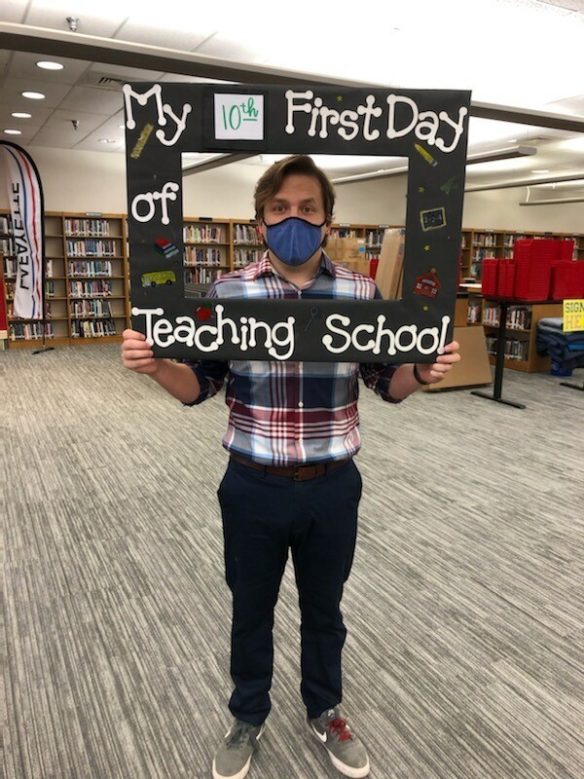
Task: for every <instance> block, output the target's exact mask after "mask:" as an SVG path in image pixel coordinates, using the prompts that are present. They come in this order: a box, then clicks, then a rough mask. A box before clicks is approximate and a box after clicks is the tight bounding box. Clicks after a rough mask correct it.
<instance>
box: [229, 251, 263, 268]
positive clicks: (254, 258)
mask: <svg viewBox="0 0 584 779" xmlns="http://www.w3.org/2000/svg"><path fill="white" fill-rule="evenodd" d="M263 254H264V251H263V249H235V252H234V256H233V264H234V266H235V267H236V268H244V267H245V266H246V265H249V264H250V262H259V261H260V260H261V259H262V256H263Z"/></svg>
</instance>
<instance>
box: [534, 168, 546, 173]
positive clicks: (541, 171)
mask: <svg viewBox="0 0 584 779" xmlns="http://www.w3.org/2000/svg"><path fill="white" fill-rule="evenodd" d="M531 172H532V173H549V170H547V169H545V168H538V169H537V170H532V171H531Z"/></svg>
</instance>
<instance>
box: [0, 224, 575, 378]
mask: <svg viewBox="0 0 584 779" xmlns="http://www.w3.org/2000/svg"><path fill="white" fill-rule="evenodd" d="M389 227H400V225H389V224H351V223H338V224H334V225H333V226H332V230H331V234H332V235H333V236H338V237H352V238H357V239H359V240H362V241H363V243H364V246H365V252H366V258H367V259H369V260H373V259H378V258H379V253H380V251H381V242H382V239H383V233H384V231H385V230H386V229H387V228H389ZM11 235H12V231H11V225H10V215H9V213H8V212H7V211H0V254H3V255H4V261H3V265H4V277H5V294H6V302H7V308H8V314H9V337H8V345H9V348H26V347H36V346H38V345H39V341H40V340H41V339H42V324H41V323H39V322H36V323H35V322H26V321H24V320H21V319H16V318H14V317H13V316H12V300H13V296H14V280H15V274H16V262H15V257H14V254H13V246H12V241H11ZM544 236H546V237H547V236H550V234H549V233H519V232H517V233H513V232H510V231H496V230H490V231H489V230H484V229H480V230H479V229H471V230H463V233H462V245H461V255H460V258H461V259H460V262H461V276H462V277H467V278H477V279H479V278H480V263H481V261H482V259H483V257H482V256H481V257H478V255H477V251H478V250H483V249H484V250H485V251H488V252H492V253H494V256H499V257H506V256H509V255H510V253H511V251H512V247H513V243H514V242H515V240H517V238H523V237H527V238H530V237H544ZM553 237H561V238H565V237H570V238H574V240H575V253H576V256H577V257H578V258H579V259H581V260H584V235H573V234H571V235H567V234H561V235H558V234H555V235H554V236H553ZM183 240H184V247H185V253H184V273H185V282H186V283H196V284H210V283H212V282H213V281H214V280H215V279H216V278H217V277H218V276H220V275H222V274H224V273H228V272H229V271H231V270H234V269H236V268H241V267H244V266H245V265H247V264H249V263H250V262H255V261H256V260H258V259H259V258H260V257H261V256H262V253H263V248H262V241H261V237H260V236H259V234H258V232H257V228H256V223H255V221H254V220H252V219H231V218H225V219H217V218H212V219H211V218H205V217H185V219H184V225H183ZM45 260H46V264H47V273H46V285H45V292H46V298H45V299H46V308H47V314H48V316H47V320H46V332H45V337H46V339H47V342H50V343H51V344H54V345H56V346H57V345H85V344H94V343H103V342H104V341H106V342H107V341H114V342H116V341H120V340H121V334H122V331H123V330H124V328H126V327H129V325H130V284H129V256H128V240H127V226H126V215H125V214H101V213H99V214H98V213H60V212H59V213H58V212H46V213H45ZM471 269H474V270H475V271H476V273H477V275H476V276H473V275H472V273H471ZM526 305H529V304H526ZM477 306H478V309H477V308H476V307H477ZM482 308H483V301H482V299H481V298H476V297H475V296H472V295H471V296H469V302H468V314H467V317H468V320H467V321H468V322H469V323H472V324H477V325H481V324H482V325H483V326H484V327H485V333H486V336H487V338H490V337H491V331H492V330H494V328H493V327H492V325H491V324H490V323H489V322H487V323H485V322H484V321H483V316H482V314H483V311H482ZM471 312H472V316H473V317H474V319H471V318H470V317H471ZM554 315H556V314H553V313H549V312H546V313H542V314H541V316H554ZM538 318H539V307H538V308H537V309H536V310H535V311H534V312H533V317H532V321H533V325H532V327H531V328H530V329H528V330H527V332H526V333H521V332H519V331H518V332H515V333H513V334H512V335H514V336H515V339H516V340H522V341H527V342H528V344H529V352H528V354H529V355H531V356H529V357H528V358H527V359H526V360H519V359H509V360H507V361H506V364H508V367H512V368H516V369H518V370H527V371H530V370H546V369H547V368H546V367H545V359H544V358H539V357H534V356H533V355H535V335H536V327H537V325H536V323H537V319H538ZM488 343H489V342H488ZM541 365H544V367H539V366H541Z"/></svg>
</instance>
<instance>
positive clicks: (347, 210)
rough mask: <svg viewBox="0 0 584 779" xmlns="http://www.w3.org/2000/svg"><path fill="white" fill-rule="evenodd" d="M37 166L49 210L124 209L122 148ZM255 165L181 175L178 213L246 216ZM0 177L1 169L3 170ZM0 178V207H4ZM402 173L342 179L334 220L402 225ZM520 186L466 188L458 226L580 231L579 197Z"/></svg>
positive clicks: (53, 157) (41, 156)
mask: <svg viewBox="0 0 584 779" xmlns="http://www.w3.org/2000/svg"><path fill="white" fill-rule="evenodd" d="M27 151H29V153H30V154H31V156H32V157H33V159H34V161H35V162H36V164H37V167H38V168H39V171H40V174H41V177H42V181H43V188H44V192H45V208H46V209H47V210H48V211H74V212H78V211H80V212H83V211H103V212H104V213H125V212H126V211H127V204H126V173H125V158H124V156H123V155H122V154H115V153H107V152H86V151H74V152H70V151H66V150H62V149H49V148H46V147H40V146H39V147H30V148H29V149H27ZM260 171H261V168H259V167H257V166H255V165H250V164H245V163H236V164H234V165H229V166H226V167H224V168H216V169H215V170H212V171H207V172H206V173H199V174H196V175H192V176H187V177H186V178H185V179H184V183H183V197H184V204H185V205H184V213H185V214H186V215H187V216H211V217H225V218H229V217H232V218H241V219H250V218H252V217H253V190H254V185H255V182H256V180H257V178H258V177H259V175H260ZM1 175H2V178H4V172H3V171H2V174H1ZM6 189H7V188H6V186H5V184H4V183H0V208H8V196H7V191H6ZM405 192H406V178H405V176H400V177H397V178H390V179H374V180H371V181H363V182H357V183H355V184H343V185H339V186H338V187H337V206H336V214H335V217H336V221H337V222H354V223H367V224H403V223H404V221H405V205H406V201H405ZM524 196H525V190H524V189H501V190H495V191H493V192H474V193H468V194H467V195H466V197H465V206H464V213H463V226H464V227H466V228H470V227H475V228H485V229H499V230H505V229H506V230H537V231H548V230H549V231H553V232H578V233H582V232H584V203H566V204H563V205H556V206H533V207H521V206H519V205H518V203H519V201H520V200H522V199H523V198H524Z"/></svg>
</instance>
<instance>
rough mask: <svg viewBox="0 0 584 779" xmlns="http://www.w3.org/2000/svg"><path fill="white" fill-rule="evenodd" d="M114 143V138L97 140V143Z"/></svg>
mask: <svg viewBox="0 0 584 779" xmlns="http://www.w3.org/2000/svg"><path fill="white" fill-rule="evenodd" d="M115 142H116V141H115V139H114V138H100V139H99V143H115Z"/></svg>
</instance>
